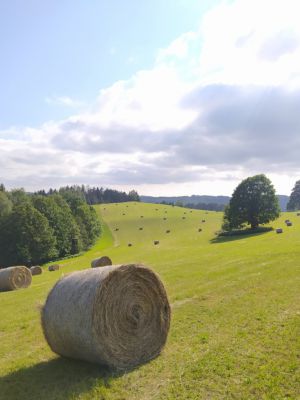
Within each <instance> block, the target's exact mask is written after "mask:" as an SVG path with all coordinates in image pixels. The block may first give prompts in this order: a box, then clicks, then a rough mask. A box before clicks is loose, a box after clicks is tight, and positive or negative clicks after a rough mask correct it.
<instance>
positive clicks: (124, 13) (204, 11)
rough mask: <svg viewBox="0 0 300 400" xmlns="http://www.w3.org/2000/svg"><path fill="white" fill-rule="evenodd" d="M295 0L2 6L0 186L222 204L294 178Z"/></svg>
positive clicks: (33, 1)
mask: <svg viewBox="0 0 300 400" xmlns="http://www.w3.org/2000/svg"><path fill="white" fill-rule="evenodd" d="M298 9H299V1H298V0H285V1H284V2H282V1H273V0H264V1H261V0H224V1H200V0H198V1H196V0H172V1H171V0H164V1H163V0H160V1H159V0H153V1H151V2H150V1H147V2H146V1H136V0H132V1H127V2H124V1H121V0H119V1H117V0H112V1H109V2H104V1H94V0H90V1H83V0H82V1H76V0H74V1H71V0H61V1H58V0H52V1H40V0H39V1H38V0H27V1H26V2H25V1H21V0H18V1H16V0H10V1H8V0H7V1H5V0H2V1H1V2H0V54H1V64H0V65H1V69H0V87H1V91H0V182H3V183H4V184H5V185H6V186H7V187H8V188H13V187H25V189H27V190H36V189H40V188H45V189H46V188H49V187H59V186H61V185H66V184H88V185H97V186H109V187H114V188H117V189H122V190H130V189H132V188H135V189H137V190H138V191H139V192H140V193H142V194H149V195H188V194H216V195H217V194H227V195H230V194H231V193H232V191H233V190H234V188H235V186H236V185H237V184H238V183H239V182H240V180H242V179H244V178H246V177H247V176H251V175H254V174H258V173H265V174H266V175H267V176H268V177H269V178H270V179H271V180H272V182H273V183H274V185H275V188H276V190H277V192H278V193H280V194H289V193H290V191H291V189H292V187H293V185H294V183H295V181H296V180H297V179H299V178H300V165H299V154H300V116H299V110H300V25H299V21H298V15H299V12H298Z"/></svg>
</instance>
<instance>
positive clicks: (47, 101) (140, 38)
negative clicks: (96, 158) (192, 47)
mask: <svg viewBox="0 0 300 400" xmlns="http://www.w3.org/2000/svg"><path fill="white" fill-rule="evenodd" d="M216 3H217V1H195V0H163V1H162V0H151V1H139V0H130V1H123V0H110V1H101V0H88V1H86V0H45V1H40V0H27V1H23V0H2V1H1V2H0V51H1V74H0V87H1V92H0V110H1V118H0V129H5V128H8V127H10V126H12V125H13V126H23V125H33V126H37V125H38V124H40V123H43V122H45V121H47V120H53V119H58V118H64V117H67V116H68V115H70V114H71V113H72V110H70V107H68V105H67V104H66V105H65V107H63V102H61V103H60V102H59V101H58V104H56V102H55V101H54V100H55V99H56V98H60V97H70V98H72V99H76V100H77V103H78V105H80V104H81V103H84V104H86V103H90V102H92V101H93V100H94V99H95V98H96V96H97V95H98V93H99V91H100V89H102V88H105V87H107V86H110V85H111V84H113V83H114V82H115V81H117V80H120V79H128V78H130V76H131V75H132V74H133V73H134V72H136V71H138V70H141V69H144V68H147V67H149V66H151V65H152V64H153V62H154V60H155V57H156V53H157V50H158V49H159V48H164V47H166V46H168V44H169V42H171V41H172V40H173V39H174V38H175V37H177V36H179V35H180V34H182V33H184V32H186V31H188V30H193V29H196V28H197V26H198V24H199V21H200V19H201V15H202V14H203V12H205V11H206V10H207V9H209V8H210V7H211V6H212V5H213V4H216ZM51 99H52V100H53V101H51Z"/></svg>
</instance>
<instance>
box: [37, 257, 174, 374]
mask: <svg viewBox="0 0 300 400" xmlns="http://www.w3.org/2000/svg"><path fill="white" fill-rule="evenodd" d="M170 316H171V310H170V305H169V302H168V298H167V294H166V291H165V289H164V286H163V284H162V282H161V281H160V279H159V278H158V276H157V275H156V274H155V273H154V272H152V271H151V270H150V269H148V268H146V267H144V266H142V265H135V264H129V265H112V266H107V267H104V268H96V269H89V270H84V271H77V272H74V273H72V274H69V275H67V276H65V277H63V278H62V279H61V280H59V281H58V282H57V283H56V284H55V286H54V287H53V289H52V290H51V291H50V293H49V294H48V297H47V300H46V303H45V305H44V307H43V310H42V318H41V320H42V327H43V331H44V335H45V338H46V340H47V342H48V344H49V346H50V347H51V349H52V350H53V351H54V352H55V353H57V354H60V355H61V356H64V357H70V358H76V359H81V360H85V361H90V362H96V363H99V364H101V365H107V366H109V367H110V368H114V369H117V370H126V369H131V368H133V367H135V366H137V365H139V364H142V363H145V362H147V361H149V360H151V359H153V358H154V357H156V356H158V355H159V354H160V352H161V350H162V348H163V346H164V344H165V342H166V339H167V335H168V331H169V327H170Z"/></svg>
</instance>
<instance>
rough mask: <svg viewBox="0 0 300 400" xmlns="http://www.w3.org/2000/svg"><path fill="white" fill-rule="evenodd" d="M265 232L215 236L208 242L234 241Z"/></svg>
mask: <svg viewBox="0 0 300 400" xmlns="http://www.w3.org/2000/svg"><path fill="white" fill-rule="evenodd" d="M266 232H268V231H262V232H255V233H248V234H247V235H245V234H242V235H230V236H216V237H214V238H213V239H210V243H211V244H216V243H227V242H234V241H236V240H242V239H249V238H253V237H257V236H261V235H263V234H264V233H266Z"/></svg>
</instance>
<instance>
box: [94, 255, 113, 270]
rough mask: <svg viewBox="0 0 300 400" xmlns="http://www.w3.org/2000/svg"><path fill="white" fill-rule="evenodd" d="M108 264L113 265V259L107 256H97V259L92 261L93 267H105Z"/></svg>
mask: <svg viewBox="0 0 300 400" xmlns="http://www.w3.org/2000/svg"><path fill="white" fill-rule="evenodd" d="M106 265H112V261H111V259H110V258H109V257H107V256H103V257H99V258H95V260H93V261H92V262H91V267H92V268H98V267H105V266H106Z"/></svg>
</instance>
